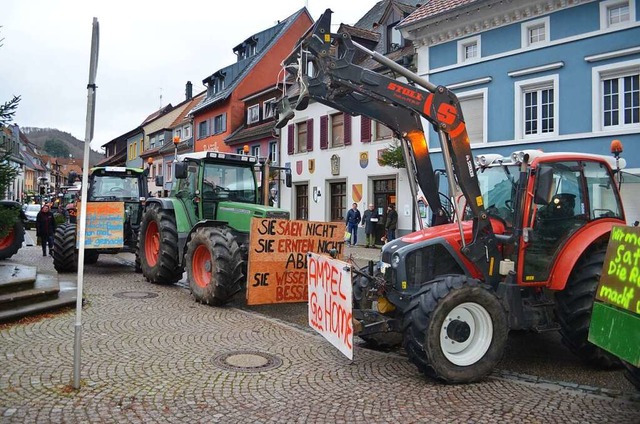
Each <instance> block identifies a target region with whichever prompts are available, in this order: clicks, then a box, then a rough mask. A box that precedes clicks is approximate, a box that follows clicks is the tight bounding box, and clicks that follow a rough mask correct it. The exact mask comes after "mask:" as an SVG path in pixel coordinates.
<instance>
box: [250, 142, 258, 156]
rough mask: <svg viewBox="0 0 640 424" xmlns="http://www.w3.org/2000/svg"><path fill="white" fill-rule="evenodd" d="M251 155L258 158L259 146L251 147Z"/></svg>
mask: <svg viewBox="0 0 640 424" xmlns="http://www.w3.org/2000/svg"><path fill="white" fill-rule="evenodd" d="M251 155H252V156H258V157H259V156H260V145H257V146H251Z"/></svg>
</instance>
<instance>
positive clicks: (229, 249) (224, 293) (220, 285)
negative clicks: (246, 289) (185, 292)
mask: <svg viewBox="0 0 640 424" xmlns="http://www.w3.org/2000/svg"><path fill="white" fill-rule="evenodd" d="M186 265H187V279H188V280H189V287H190V288H191V293H192V294H193V297H194V298H195V299H196V301H198V302H201V303H206V304H208V305H215V306H219V305H223V304H225V303H227V302H229V301H230V300H231V298H232V297H233V295H234V294H236V293H238V292H239V291H241V290H242V285H243V284H242V282H243V277H244V274H243V273H242V269H243V266H244V261H243V259H242V253H241V251H240V247H239V246H238V243H237V241H236V239H235V237H234V236H233V234H231V232H230V231H229V230H228V229H227V228H225V227H202V228H198V229H197V230H196V231H195V233H194V234H193V236H192V237H191V240H190V241H189V243H187V254H186Z"/></svg>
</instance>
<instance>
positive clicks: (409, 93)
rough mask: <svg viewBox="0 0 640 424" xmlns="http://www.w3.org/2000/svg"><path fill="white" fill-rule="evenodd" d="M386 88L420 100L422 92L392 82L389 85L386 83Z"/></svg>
mask: <svg viewBox="0 0 640 424" xmlns="http://www.w3.org/2000/svg"><path fill="white" fill-rule="evenodd" d="M387 89H389V90H391V91H395V92H396V93H399V94H402V95H403V96H405V97H409V98H411V99H413V100H418V101H422V93H418V92H417V91H414V90H411V89H410V88H407V87H403V86H401V85H399V84H396V83H394V82H390V83H389V85H387Z"/></svg>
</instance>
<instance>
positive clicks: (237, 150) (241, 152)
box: [236, 147, 245, 155]
mask: <svg viewBox="0 0 640 424" xmlns="http://www.w3.org/2000/svg"><path fill="white" fill-rule="evenodd" d="M236 153H237V154H239V155H244V154H245V153H244V149H243V148H242V147H238V148H237V149H236Z"/></svg>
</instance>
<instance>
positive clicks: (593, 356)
mask: <svg viewBox="0 0 640 424" xmlns="http://www.w3.org/2000/svg"><path fill="white" fill-rule="evenodd" d="M605 253H606V248H605V247H600V248H597V249H595V250H592V251H591V252H589V253H587V254H586V255H584V256H583V257H582V258H581V259H580V260H579V261H578V263H577V264H576V266H575V267H574V269H573V271H572V272H571V275H570V276H569V280H568V281H567V285H566V286H565V288H564V290H562V291H559V292H557V293H556V295H555V297H556V317H557V318H558V322H559V323H560V335H561V336H562V342H563V343H564V344H565V345H566V346H567V347H568V348H569V350H570V351H571V352H573V353H574V354H575V355H576V356H578V357H579V358H580V359H582V360H583V361H584V362H587V363H589V364H591V365H594V366H596V367H599V368H605V369H606V368H614V367H619V366H620V360H618V359H617V358H616V357H615V356H613V355H611V354H610V353H607V352H606V351H605V350H603V349H601V348H599V347H598V346H596V345H594V344H592V343H591V342H589V341H588V340H587V338H588V336H589V324H590V323H591V310H592V309H593V301H594V299H595V295H596V289H597V287H598V281H599V280H600V274H601V273H602V265H603V263H604V256H605Z"/></svg>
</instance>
